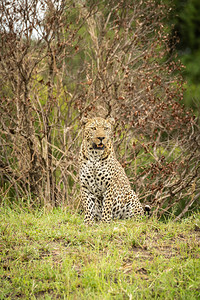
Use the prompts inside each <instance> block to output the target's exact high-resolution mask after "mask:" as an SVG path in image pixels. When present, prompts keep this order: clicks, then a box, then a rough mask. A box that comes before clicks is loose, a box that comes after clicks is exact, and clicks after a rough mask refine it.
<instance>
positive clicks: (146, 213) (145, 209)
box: [144, 205, 151, 216]
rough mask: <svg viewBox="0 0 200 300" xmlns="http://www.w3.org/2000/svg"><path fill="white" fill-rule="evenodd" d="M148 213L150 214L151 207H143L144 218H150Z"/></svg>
mask: <svg viewBox="0 0 200 300" xmlns="http://www.w3.org/2000/svg"><path fill="white" fill-rule="evenodd" d="M150 212H151V207H150V206H149V205H145V207H144V214H145V215H146V216H150V214H151V213H150Z"/></svg>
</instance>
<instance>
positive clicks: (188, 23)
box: [171, 0, 200, 113]
mask: <svg viewBox="0 0 200 300" xmlns="http://www.w3.org/2000/svg"><path fill="white" fill-rule="evenodd" d="M172 4H173V5H174V6H173V14H172V17H171V21H172V23H173V24H174V25H175V26H174V29H173V30H172V32H171V34H172V36H174V35H175V36H176V37H177V38H178V40H179V42H178V43H177V44H176V50H177V54H178V58H179V59H181V61H182V63H183V64H184V66H185V69H184V71H183V72H182V74H183V77H184V79H185V80H186V81H187V84H186V91H185V94H184V102H185V104H186V105H187V106H188V107H192V108H193V109H194V111H195V112H196V113H198V111H199V110H198V109H199V103H200V99H199V95H200V84H199V82H200V2H199V1H198V0H182V1H178V0H173V1H172Z"/></svg>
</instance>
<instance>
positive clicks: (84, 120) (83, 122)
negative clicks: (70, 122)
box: [81, 117, 90, 126]
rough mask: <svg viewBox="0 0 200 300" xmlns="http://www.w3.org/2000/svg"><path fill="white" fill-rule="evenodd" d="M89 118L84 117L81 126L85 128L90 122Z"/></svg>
mask: <svg viewBox="0 0 200 300" xmlns="http://www.w3.org/2000/svg"><path fill="white" fill-rule="evenodd" d="M89 120H90V119H89V118H87V117H83V118H82V119H81V125H82V126H84V125H85V124H86V123H87V122H89Z"/></svg>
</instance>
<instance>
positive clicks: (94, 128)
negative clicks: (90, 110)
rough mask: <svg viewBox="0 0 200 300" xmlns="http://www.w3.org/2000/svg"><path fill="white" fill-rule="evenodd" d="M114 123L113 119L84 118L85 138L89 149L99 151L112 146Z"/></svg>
mask: <svg viewBox="0 0 200 300" xmlns="http://www.w3.org/2000/svg"><path fill="white" fill-rule="evenodd" d="M114 122H115V121H114V119H113V118H109V119H103V118H100V117H96V118H92V119H88V118H83V119H82V124H83V125H84V129H83V138H84V140H85V141H86V142H87V147H89V148H90V149H95V150H99V151H102V150H104V149H106V148H107V147H108V146H109V145H110V144H111V137H112V125H113V124H114Z"/></svg>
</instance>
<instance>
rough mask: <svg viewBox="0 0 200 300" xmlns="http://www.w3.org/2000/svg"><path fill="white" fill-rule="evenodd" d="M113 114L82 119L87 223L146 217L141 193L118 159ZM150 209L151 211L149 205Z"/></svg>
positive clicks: (81, 173) (81, 164)
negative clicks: (113, 139) (135, 189)
mask: <svg viewBox="0 0 200 300" xmlns="http://www.w3.org/2000/svg"><path fill="white" fill-rule="evenodd" d="M114 123H115V120H114V118H112V117H110V118H107V119H104V118H102V117H93V118H87V117H84V118H82V130H83V140H82V144H81V148H80V153H79V179H80V193H81V203H82V206H83V210H84V214H85V217H84V222H85V224H87V225H89V224H94V222H96V221H97V222H98V221H100V222H105V223H110V222H111V220H113V219H130V218H132V217H138V216H143V215H144V212H145V209H144V208H143V207H142V205H141V203H140V201H139V199H138V196H137V195H136V193H135V192H134V191H133V190H132V189H131V185H130V182H129V179H128V177H127V175H126V173H125V170H124V168H123V167H122V165H121V164H120V163H119V161H118V160H117V158H116V154H115V151H114V147H113V142H112V135H113V126H114ZM146 210H148V209H147V208H146Z"/></svg>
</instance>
